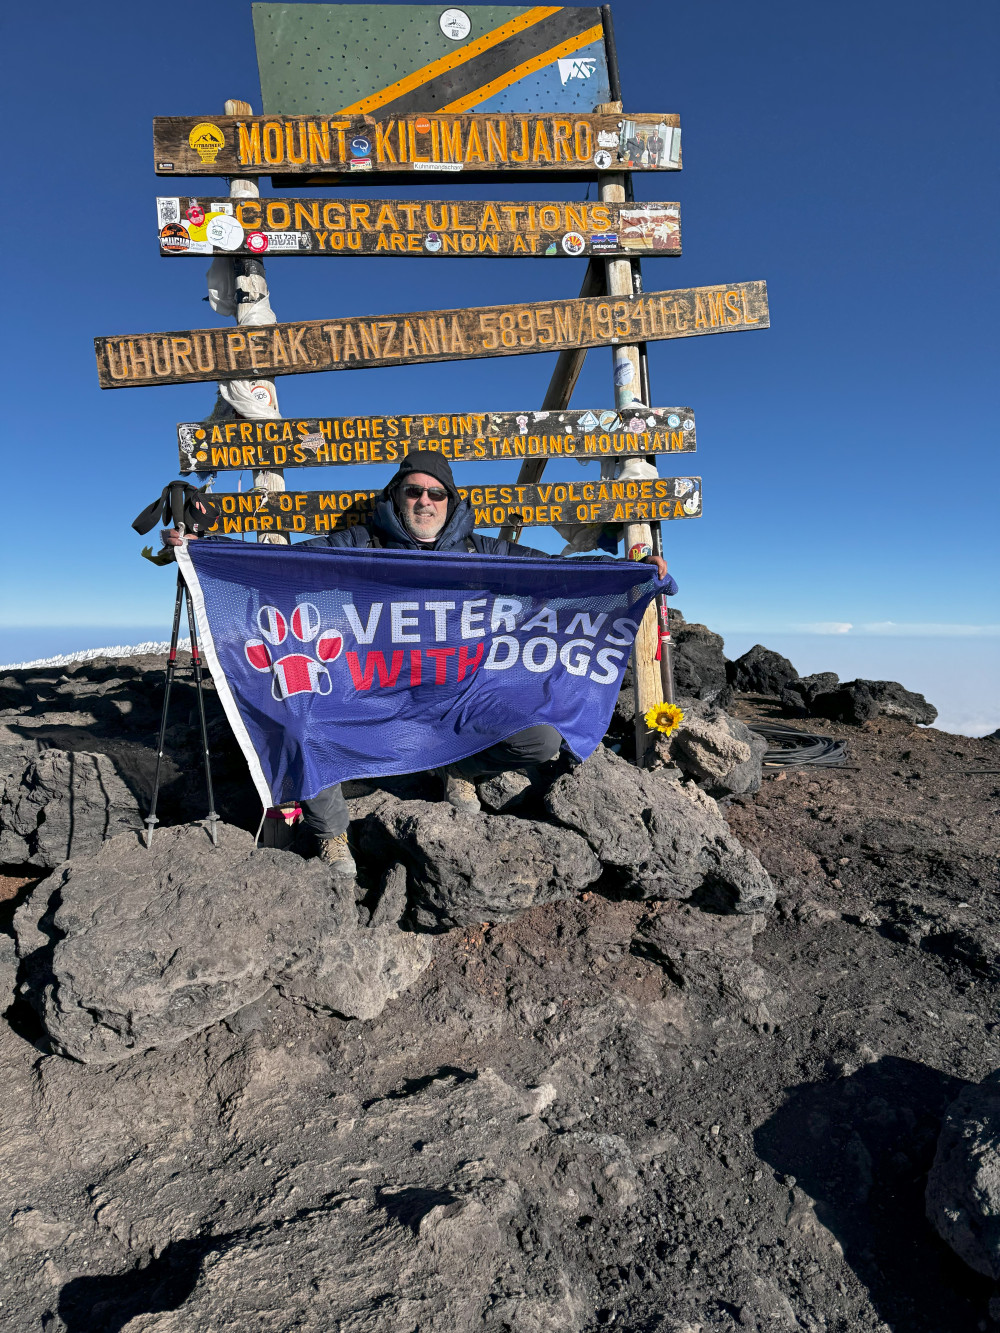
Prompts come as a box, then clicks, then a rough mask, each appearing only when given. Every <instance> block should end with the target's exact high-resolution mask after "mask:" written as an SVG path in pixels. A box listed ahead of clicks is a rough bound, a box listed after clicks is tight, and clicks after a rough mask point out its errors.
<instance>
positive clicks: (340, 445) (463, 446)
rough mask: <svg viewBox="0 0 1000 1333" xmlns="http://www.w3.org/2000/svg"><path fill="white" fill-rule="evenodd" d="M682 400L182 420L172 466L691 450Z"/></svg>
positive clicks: (214, 468) (191, 468) (688, 413)
mask: <svg viewBox="0 0 1000 1333" xmlns="http://www.w3.org/2000/svg"><path fill="white" fill-rule="evenodd" d="M695 447H696V435H695V421H694V413H693V411H692V410H691V408H690V407H654V408H644V409H643V410H642V412H641V413H639V412H632V413H628V412H626V413H624V414H623V413H620V412H618V411H613V410H605V411H598V412H594V411H590V410H585V411H581V410H575V411H568V410H567V411H565V412H534V411H524V412H461V413H459V412H450V413H445V414H441V413H435V414H434V415H431V416H428V415H417V414H414V415H412V416H393V417H309V418H305V419H299V420H297V421H292V420H285V419H281V420H273V419H272V420H270V421H182V422H180V423H179V424H178V426H177V448H178V452H179V454H180V470H181V472H209V471H211V472H225V471H233V470H239V471H242V470H243V469H245V468H283V467H329V466H331V464H341V463H348V464H349V463H398V462H399V461H400V460H401V459H402V458H405V456H406V455H407V454H408V453H409V452H410V450H411V449H436V450H440V452H441V453H442V454H444V456H445V457H446V458H447V459H449V460H450V461H452V462H455V463H476V462H504V461H513V460H517V459H522V458H537V459H550V458H574V459H578V460H579V459H598V460H599V459H605V458H632V457H643V456H645V455H647V454H673V453H693V452H694V450H695Z"/></svg>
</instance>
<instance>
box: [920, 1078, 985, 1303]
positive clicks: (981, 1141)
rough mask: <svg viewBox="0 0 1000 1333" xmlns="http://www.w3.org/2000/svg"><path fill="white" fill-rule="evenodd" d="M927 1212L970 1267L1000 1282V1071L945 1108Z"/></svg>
mask: <svg viewBox="0 0 1000 1333" xmlns="http://www.w3.org/2000/svg"><path fill="white" fill-rule="evenodd" d="M927 1216H928V1218H929V1219H930V1221H931V1222H932V1224H933V1225H934V1227H935V1228H936V1229H937V1231H938V1233H939V1235H940V1236H941V1238H942V1240H945V1241H947V1243H948V1244H949V1245H950V1246H951V1248H952V1249H953V1250H954V1251H955V1253H956V1254H957V1255H958V1256H959V1258H960V1259H964V1260H965V1262H966V1263H967V1264H968V1265H969V1267H970V1268H974V1269H975V1270H976V1272H977V1273H982V1274H984V1275H985V1276H986V1277H989V1278H992V1279H993V1280H994V1281H995V1282H996V1281H1000V1070H997V1071H995V1072H994V1073H992V1074H990V1075H988V1076H987V1077H986V1078H984V1079H983V1081H982V1082H981V1083H973V1084H970V1085H969V1086H968V1087H967V1088H965V1089H963V1091H962V1092H961V1093H959V1095H958V1097H957V1098H956V1099H955V1101H953V1102H952V1104H951V1105H950V1106H949V1107H948V1110H947V1111H946V1112H945V1117H944V1123H943V1124H942V1126H941V1136H940V1138H939V1139H938V1146H937V1153H936V1155H935V1157H934V1165H933V1166H932V1168H931V1172H930V1176H929V1177H928V1180H927Z"/></svg>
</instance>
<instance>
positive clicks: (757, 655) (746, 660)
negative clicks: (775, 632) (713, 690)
mask: <svg viewBox="0 0 1000 1333" xmlns="http://www.w3.org/2000/svg"><path fill="white" fill-rule="evenodd" d="M798 678H799V673H798V672H797V671H796V670H795V668H794V667H793V666H792V664H791V662H789V660H788V658H787V657H782V655H781V654H780V653H775V652H772V651H771V649H770V648H765V647H764V646H763V645H762V644H759V643H755V644H754V646H753V647H752V648H751V649H750V650H749V652H746V653H744V654H743V656H742V657H738V658H737V659H736V661H735V662H730V663H729V683H730V685H732V687H733V689H734V690H739V691H740V692H741V693H742V694H769V695H780V694H781V691H782V690H783V689H784V688H785V686H786V685H787V684H788V682H789V681H793V680H798Z"/></svg>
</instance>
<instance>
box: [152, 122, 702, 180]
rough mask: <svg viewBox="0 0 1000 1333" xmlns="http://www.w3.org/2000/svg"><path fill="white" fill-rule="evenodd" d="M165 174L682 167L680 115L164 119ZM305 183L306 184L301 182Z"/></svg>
mask: <svg viewBox="0 0 1000 1333" xmlns="http://www.w3.org/2000/svg"><path fill="white" fill-rule="evenodd" d="M153 165H154V168H155V170H156V172H157V174H158V175H160V176H229V175H237V174H241V173H252V174H253V175H263V174H265V173H269V174H270V175H272V176H275V177H277V178H285V177H295V178H296V181H297V183H298V184H303V183H308V181H309V180H310V179H314V180H315V181H316V182H317V183H319V184H324V183H326V184H328V183H330V178H331V177H338V178H341V179H342V178H344V177H350V179H351V181H352V182H360V181H364V180H370V179H372V178H373V177H375V176H380V177H382V178H383V179H384V178H385V177H386V176H395V177H399V176H411V177H412V176H413V175H417V176H428V175H430V176H432V177H433V176H445V177H446V176H451V175H452V174H453V173H455V172H463V173H464V174H465V175H466V176H470V175H471V176H474V177H476V176H489V177H492V176H495V175H497V174H500V173H503V174H504V175H510V174H517V175H522V174H527V175H531V176H534V177H536V178H537V177H538V176H539V175H542V176H557V177H558V176H567V175H568V176H580V175H585V176H591V175H593V174H594V172H596V171H679V170H680V166H681V131H680V117H679V116H676V115H668V114H666V113H664V114H660V113H658V112H650V113H645V114H642V115H640V114H634V115H625V114H622V115H610V116H609V115H552V114H544V115H541V114H532V115H509V114H503V113H500V112H495V113H479V114H473V115H466V116H461V115H446V114H441V113H437V112H430V113H428V114H427V115H415V114H414V115H406V116H398V117H389V118H386V119H377V118H375V117H373V116H358V115H355V116H349V115H344V116H332V117H330V116H212V117H199V116H158V117H157V118H156V119H155V120H154V121H153ZM303 177H305V178H306V180H305V181H303Z"/></svg>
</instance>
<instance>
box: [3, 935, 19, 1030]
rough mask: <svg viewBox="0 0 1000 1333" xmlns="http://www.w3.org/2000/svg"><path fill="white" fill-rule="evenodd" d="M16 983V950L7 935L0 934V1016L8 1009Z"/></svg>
mask: <svg viewBox="0 0 1000 1333" xmlns="http://www.w3.org/2000/svg"><path fill="white" fill-rule="evenodd" d="M16 981H17V950H16V948H15V947H14V941H13V940H12V939H11V937H10V936H9V935H5V934H3V933H0V1014H2V1013H4V1011H5V1010H7V1009H9V1008H10V1005H11V1002H12V1001H13V999H14V985H15V982H16Z"/></svg>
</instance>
